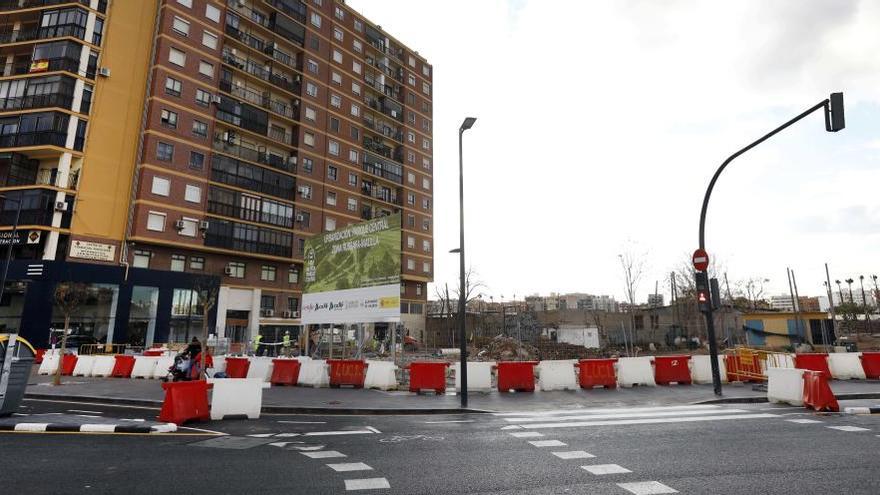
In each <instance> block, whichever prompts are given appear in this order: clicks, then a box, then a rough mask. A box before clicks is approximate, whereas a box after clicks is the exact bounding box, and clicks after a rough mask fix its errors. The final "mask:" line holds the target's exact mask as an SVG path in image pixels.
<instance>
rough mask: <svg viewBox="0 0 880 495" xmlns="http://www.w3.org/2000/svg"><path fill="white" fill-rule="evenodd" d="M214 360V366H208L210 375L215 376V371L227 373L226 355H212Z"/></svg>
mask: <svg viewBox="0 0 880 495" xmlns="http://www.w3.org/2000/svg"><path fill="white" fill-rule="evenodd" d="M212 358H213V360H214V367H213V368H208V374H209V375H210V376H214V373H225V372H226V356H212Z"/></svg>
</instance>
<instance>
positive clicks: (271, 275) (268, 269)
mask: <svg viewBox="0 0 880 495" xmlns="http://www.w3.org/2000/svg"><path fill="white" fill-rule="evenodd" d="M260 280H265V281H267V282H274V281H275V267H274V266H272V265H263V267H262V268H261V269H260Z"/></svg>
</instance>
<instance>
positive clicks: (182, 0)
mask: <svg viewBox="0 0 880 495" xmlns="http://www.w3.org/2000/svg"><path fill="white" fill-rule="evenodd" d="M177 3H179V4H180V5H183V6H184V7H186V8H188V9H191V8H192V6H193V1H192V0H177Z"/></svg>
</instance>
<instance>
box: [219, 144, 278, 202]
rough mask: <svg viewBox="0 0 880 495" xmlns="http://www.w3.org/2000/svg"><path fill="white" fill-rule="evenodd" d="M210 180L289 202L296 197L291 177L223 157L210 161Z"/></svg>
mask: <svg viewBox="0 0 880 495" xmlns="http://www.w3.org/2000/svg"><path fill="white" fill-rule="evenodd" d="M211 180H213V181H215V182H220V183H222V184H228V185H230V186H235V187H240V188H242V189H247V190H249V191H254V192H257V193H262V194H268V195H270V196H275V197H276V198H283V199H287V200H290V201H293V200H294V198H295V196H296V179H294V178H293V177H291V176H289V175H284V174H280V173H278V172H273V171H271V170H267V169H264V168H262V167H258V166H256V165H250V164H248V163H245V162H241V161H238V160H236V159H234V158H228V157H226V156H223V155H214V156H213V158H212V159H211Z"/></svg>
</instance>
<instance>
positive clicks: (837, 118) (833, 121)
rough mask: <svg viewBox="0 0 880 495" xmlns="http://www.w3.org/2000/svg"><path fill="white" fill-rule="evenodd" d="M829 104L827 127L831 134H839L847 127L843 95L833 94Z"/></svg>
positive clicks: (826, 111) (827, 108)
mask: <svg viewBox="0 0 880 495" xmlns="http://www.w3.org/2000/svg"><path fill="white" fill-rule="evenodd" d="M828 102H829V104H828V106H827V107H825V108H826V110H825V113H826V119H825V122H826V125H825V127H826V128H827V129H828V130H829V131H831V132H837V131H839V130H841V129H843V128H844V127H846V122H845V119H844V117H843V114H844V112H843V93H831V97H830V98H828ZM829 114H830V115H829ZM829 117H830V120H829Z"/></svg>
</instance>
